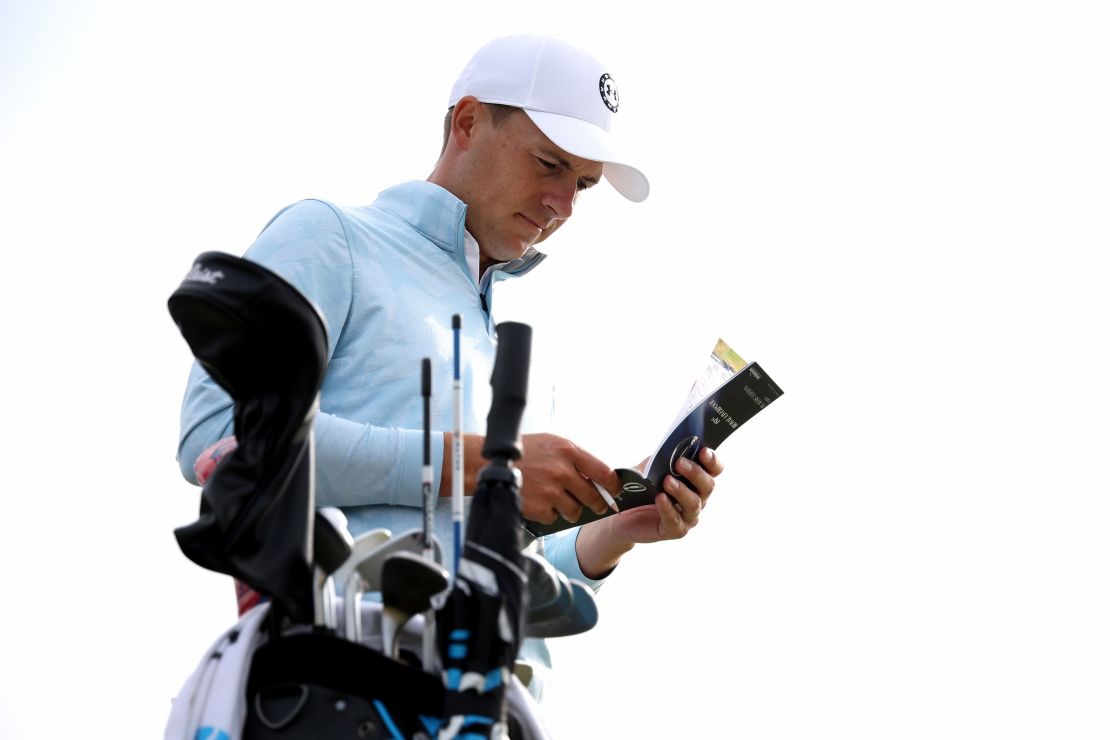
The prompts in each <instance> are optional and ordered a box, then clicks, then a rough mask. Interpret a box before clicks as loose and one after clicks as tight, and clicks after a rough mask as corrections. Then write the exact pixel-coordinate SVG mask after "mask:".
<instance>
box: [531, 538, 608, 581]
mask: <svg viewBox="0 0 1110 740" xmlns="http://www.w3.org/2000/svg"><path fill="white" fill-rule="evenodd" d="M581 530H582V528H581V527H574V528H573V529H568V530H566V531H564V532H557V533H555V534H549V535H546V536H545V537H541V538H540V539H542V540H543V542H542V544H541V550H540V551H541V552H542V553H543V556H544V557H545V558H547V562H549V563H551V564H552V565H554V566H555V568H556V569H557V570H559V571H561V572H562V574H563V575H565V576H566V577H567V578H573V579H575V580H578V581H582V582H583V583H585V584H586V585H587V586H589V587H590V588H591V589H593V591H594V592H595V593H596V592H597V590H598V589H600V588H601V587H602V585H603V584H604V583H605V581H606V579H608V578H609V576H610V575H611V574H612V573H613V571H609V572H608V573H606V574H605V575H604V576H602V577H601V578H588V577H587V576H586V575H585V574H584V573H583V572H582V566H580V565H579V564H578V553H577V551H576V550H575V547H576V545H577V542H578V533H579V532H580V531H581Z"/></svg>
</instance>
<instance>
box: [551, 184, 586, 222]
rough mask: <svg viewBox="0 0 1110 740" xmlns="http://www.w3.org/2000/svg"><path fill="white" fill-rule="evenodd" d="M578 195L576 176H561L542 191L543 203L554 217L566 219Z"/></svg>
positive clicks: (571, 211) (572, 209)
mask: <svg viewBox="0 0 1110 740" xmlns="http://www.w3.org/2000/svg"><path fill="white" fill-rule="evenodd" d="M577 195H578V178H577V176H576V177H573V178H570V177H568V178H563V179H560V180H559V181H558V182H557V183H552V184H551V187H549V188H548V189H547V192H545V193H544V197H543V204H544V205H545V206H547V207H548V208H549V209H551V212H552V213H553V214H554V216H555V218H557V219H560V220H562V221H566V220H567V219H568V218H570V215H571V213H573V212H574V201H575V198H576V197H577Z"/></svg>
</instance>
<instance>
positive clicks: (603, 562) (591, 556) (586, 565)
mask: <svg viewBox="0 0 1110 740" xmlns="http://www.w3.org/2000/svg"><path fill="white" fill-rule="evenodd" d="M612 527H613V518H612V517H605V518H604V519H598V520H597V521H595V522H590V523H589V524H584V525H582V528H581V529H580V530H579V532H578V540H577V542H576V551H577V552H576V554H577V555H578V565H579V567H581V568H582V573H583V575H585V576H587V577H589V578H604V577H605V576H607V575H609V573H610V572H612V570H613V568H616V567H617V563H619V562H620V560H621V558H622V557H623V556H624V555H625V553H627V552H629V551H630V550H631V549H632V548H633V547H635V546H636V545H635V543H633V542H628V541H625V540H622V539H620V538H618V537H616V536H615V535H614V534H613V531H612Z"/></svg>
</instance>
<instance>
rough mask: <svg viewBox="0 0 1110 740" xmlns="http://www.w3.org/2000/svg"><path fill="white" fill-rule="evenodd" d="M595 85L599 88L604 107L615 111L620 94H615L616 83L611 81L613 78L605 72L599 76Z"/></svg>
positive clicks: (619, 101) (618, 104) (619, 100)
mask: <svg viewBox="0 0 1110 740" xmlns="http://www.w3.org/2000/svg"><path fill="white" fill-rule="evenodd" d="M597 86H598V89H599V90H601V100H602V102H603V103H605V107H606V108H608V109H609V110H611V111H613V112H614V113H616V112H617V108H619V107H620V104H621V96H620V95H618V94H617V83H615V82H613V78H612V77H610V76H609V73H608V72H606V73H605V74H603V75H602V76H601V80H600V81H599V82H598V83H597Z"/></svg>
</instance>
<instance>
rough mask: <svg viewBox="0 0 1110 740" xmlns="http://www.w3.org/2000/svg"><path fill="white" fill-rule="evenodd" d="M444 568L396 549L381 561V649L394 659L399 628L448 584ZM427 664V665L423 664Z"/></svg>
mask: <svg viewBox="0 0 1110 740" xmlns="http://www.w3.org/2000/svg"><path fill="white" fill-rule="evenodd" d="M449 580H450V579H449V577H448V573H447V570H446V569H445V568H444V567H443V566H442V565H439V564H437V563H433V562H432V561H430V560H428V559H427V558H425V557H422V556H420V555H416V554H415V553H411V552H397V553H394V554H392V555H390V556H389V557H388V558H386V560H385V562H384V563H382V652H383V653H385V654H386V655H387V656H389V657H390V658H393V659H394V660H396V659H397V642H398V636H399V635H400V632H401V629H402V628H403V627H404V626H405V623H406V622H408V621H409V619H411V618H412V617H413V615H415V614H419V613H421V612H425V611H428V609H429V608H430V607H431V604H432V598H433V597H434V596H436V595H437V594H439V593H441V592H442V591H444V590H445V589H446V588H447V586H448V584H449ZM425 667H427V666H425Z"/></svg>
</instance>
